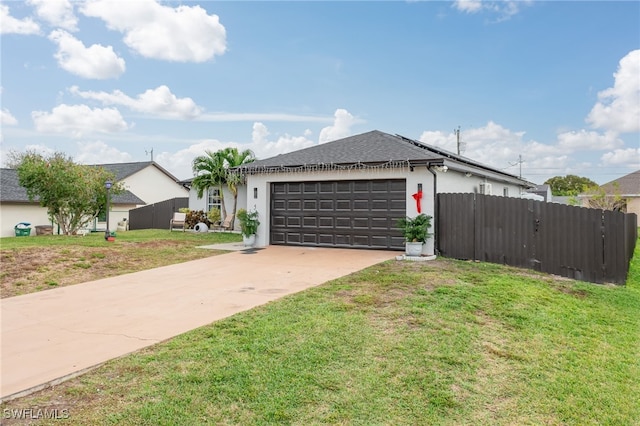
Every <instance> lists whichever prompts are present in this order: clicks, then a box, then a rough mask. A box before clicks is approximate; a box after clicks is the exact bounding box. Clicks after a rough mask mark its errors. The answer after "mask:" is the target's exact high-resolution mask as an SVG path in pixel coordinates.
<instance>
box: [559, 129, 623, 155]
mask: <svg viewBox="0 0 640 426" xmlns="http://www.w3.org/2000/svg"><path fill="white" fill-rule="evenodd" d="M558 144H559V146H560V148H561V149H563V150H565V152H575V151H578V150H588V151H598V150H605V149H614V148H619V147H621V146H622V145H624V142H623V141H622V140H621V139H619V138H618V134H617V133H614V132H607V133H598V132H593V131H587V130H584V129H582V130H580V131H578V132H576V131H572V132H564V133H560V134H558Z"/></svg>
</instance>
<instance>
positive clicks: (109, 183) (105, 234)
mask: <svg viewBox="0 0 640 426" xmlns="http://www.w3.org/2000/svg"><path fill="white" fill-rule="evenodd" d="M112 185H113V183H112V182H111V181H110V180H108V181H106V182H105V183H104V187H105V188H107V230H106V231H105V232H104V239H105V240H108V239H109V237H110V236H111V232H110V231H109V190H110V189H111V186H112Z"/></svg>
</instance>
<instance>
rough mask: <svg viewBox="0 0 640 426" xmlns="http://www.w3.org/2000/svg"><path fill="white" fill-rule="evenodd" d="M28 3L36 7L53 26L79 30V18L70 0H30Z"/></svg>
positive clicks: (41, 17) (39, 13)
mask: <svg viewBox="0 0 640 426" xmlns="http://www.w3.org/2000/svg"><path fill="white" fill-rule="evenodd" d="M27 3H29V4H30V5H32V6H33V7H34V8H35V9H36V14H37V15H38V17H39V18H40V19H42V20H44V21H46V22H47V23H49V24H50V25H51V26H53V27H59V28H64V29H66V30H68V31H77V30H78V27H77V25H78V18H77V17H76V16H75V15H74V13H73V5H72V4H71V2H70V1H69V0H28V1H27Z"/></svg>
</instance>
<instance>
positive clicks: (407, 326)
mask: <svg viewBox="0 0 640 426" xmlns="http://www.w3.org/2000/svg"><path fill="white" fill-rule="evenodd" d="M639 377H640V247H636V253H635V257H634V259H633V264H632V270H631V273H630V275H629V281H628V284H627V286H626V287H618V286H603V285H596V284H587V283H579V282H575V281H571V280H567V279H563V278H558V277H553V276H548V275H544V274H538V273H536V272H532V271H528V270H520V269H515V268H510V267H504V266H500V265H493V264H487V263H476V262H463V261H454V260H447V259H438V260H436V261H433V262H426V263H415V262H414V263H412V262H397V261H389V262H385V263H382V264H379V265H375V266H373V267H370V268H367V269H365V270H363V271H361V272H358V273H355V274H353V275H351V276H348V277H344V278H342V279H338V280H334V281H331V282H329V283H326V284H324V285H322V286H319V287H316V288H313V289H310V290H307V291H304V292H302V293H298V294H296V295H292V296H289V297H286V298H284V299H281V300H279V301H275V302H272V303H269V304H267V305H265V306H262V307H259V308H256V309H253V310H251V311H248V312H244V313H241V314H237V315H235V316H233V317H231V318H228V319H225V320H222V321H218V322H216V323H214V324H211V325H208V326H206V327H202V328H200V329H198V330H195V331H192V332H189V333H185V334H183V335H181V336H179V337H177V338H174V339H172V340H170V341H167V342H165V343H162V344H158V345H155V346H153V347H150V348H148V349H145V350H142V351H140V352H138V353H135V354H132V355H129V356H126V357H123V358H121V359H118V360H114V361H111V362H108V363H106V364H105V365H104V366H102V367H100V368H98V369H96V370H94V371H92V372H90V373H88V374H86V375H84V376H81V377H78V378H76V379H73V380H70V381H68V382H66V383H63V384H62V385H59V386H56V387H54V388H51V389H47V390H45V391H41V392H38V393H36V394H34V395H31V396H29V397H25V398H22V399H18V400H14V401H11V402H9V403H8V404H4V405H3V406H2V408H3V409H9V410H10V409H24V408H35V409H45V408H46V409H48V410H53V409H59V410H66V411H65V412H66V413H68V415H69V419H68V420H62V421H55V422H51V423H52V424H92V425H93V424H113V425H115V424H118V425H121V424H124V425H205V424H241V425H247V424H249V425H251V424H256V425H257V424H299V425H310V424H354V425H355V424H358V425H376V424H388V425H416V424H424V425H431V424H433V425H525V424H531V425H540V424H545V425H596V424H597V425H637V424H640V420H639V419H640V380H638V378H639ZM3 412H6V411H3ZM6 422H7V423H6V424H13V421H12V420H6Z"/></svg>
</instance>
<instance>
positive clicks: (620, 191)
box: [580, 170, 640, 217]
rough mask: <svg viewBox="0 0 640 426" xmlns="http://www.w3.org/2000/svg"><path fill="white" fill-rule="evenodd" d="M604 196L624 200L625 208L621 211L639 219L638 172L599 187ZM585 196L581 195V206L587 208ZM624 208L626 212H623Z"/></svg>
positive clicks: (639, 185)
mask: <svg viewBox="0 0 640 426" xmlns="http://www.w3.org/2000/svg"><path fill="white" fill-rule="evenodd" d="M600 188H601V189H603V190H604V193H605V194H606V195H610V196H620V197H621V198H623V199H625V200H626V206H625V207H623V211H626V212H627V213H635V214H636V215H638V216H639V217H640V170H636V171H635V172H632V173H629V174H628V175H625V176H622V177H621V178H618V179H616V180H612V181H611V182H607V183H605V184H604V185H600ZM587 197H588V196H587V195H586V194H581V195H580V198H582V200H583V205H584V206H588V205H589V202H588V200H587ZM625 208H626V210H625Z"/></svg>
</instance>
